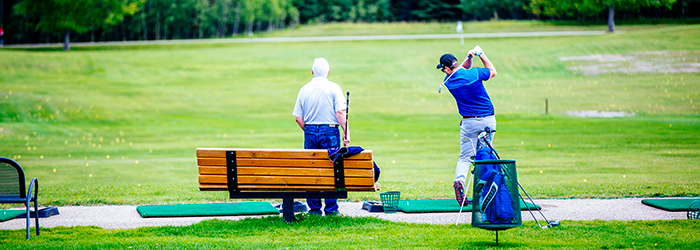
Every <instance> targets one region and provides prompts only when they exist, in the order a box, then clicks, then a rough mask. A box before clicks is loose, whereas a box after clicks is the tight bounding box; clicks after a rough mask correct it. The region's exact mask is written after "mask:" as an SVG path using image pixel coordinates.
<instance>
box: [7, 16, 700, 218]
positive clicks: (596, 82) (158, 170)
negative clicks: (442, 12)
mask: <svg viewBox="0 0 700 250" xmlns="http://www.w3.org/2000/svg"><path fill="white" fill-rule="evenodd" d="M333 25H336V26H330V29H332V30H333V31H332V32H331V34H329V35H335V34H336V33H334V32H337V34H338V35H355V34H358V33H356V32H355V31H349V30H355V29H356V30H370V31H369V32H370V33H371V32H375V31H376V30H382V29H388V30H391V32H392V34H393V33H397V34H398V33H403V34H414V33H413V31H412V30H415V29H418V30H431V29H433V28H431V27H433V26H431V25H436V24H430V23H428V24H391V25H396V26H391V25H390V24H380V25H379V26H377V27H379V28H377V29H376V30H373V28H369V29H367V28H363V27H365V26H364V25H365V24H358V26H353V25H348V24H333ZM387 25H388V27H390V28H386V27H385V26H387ZM439 25H442V26H444V25H446V24H439ZM474 25H477V26H478V25H484V26H483V29H485V30H488V31H490V32H499V31H500V30H503V31H514V30H517V31H521V32H522V31H529V30H537V31H541V30H542V28H541V27H540V24H537V23H530V22H524V23H521V22H503V23H500V22H495V23H488V22H484V23H476V24H474ZM442 26H441V27H442ZM501 26H502V27H501ZM545 26H546V25H545ZM319 27H320V28H323V27H326V26H318V27H301V28H299V30H296V31H295V30H291V31H284V32H291V33H289V34H285V33H281V34H282V35H286V36H305V35H314V34H315V33H314V32H316V31H309V29H316V28H319ZM358 27H359V28H358ZM369 27H374V26H371V25H370V26H369ZM417 27H418V28H417ZM699 27H700V26H698V25H689V26H673V25H671V26H620V27H618V30H623V31H625V32H620V33H615V34H607V35H598V36H572V37H546V38H537V37H530V38H488V39H467V40H465V43H466V45H465V47H462V46H460V43H459V41H458V40H456V39H455V40H447V39H445V40H401V41H361V42H358V41H354V42H313V43H265V44H212V45H177V46H130V47H125V48H120V47H116V48H108V49H101V48H99V47H98V48H92V49H86V50H74V51H71V52H68V53H65V52H58V51H43V52H42V51H25V50H5V49H3V50H0V144H1V145H2V147H0V155H1V156H6V157H10V158H13V159H15V160H17V161H18V162H19V163H20V164H21V165H22V166H23V167H24V169H25V171H26V175H27V178H31V177H38V179H39V184H40V185H39V188H40V204H42V205H92V204H168V203H204V202H211V201H227V200H228V198H227V194H226V193H224V192H200V191H198V188H197V166H196V157H195V149H196V148H197V147H241V148H302V147H303V135H302V131H301V130H300V129H299V127H298V126H297V125H296V123H295V122H294V119H293V116H292V115H291V112H292V108H293V105H294V100H295V97H296V95H297V92H298V90H299V88H300V87H301V86H302V85H303V84H305V83H306V82H308V81H309V80H310V78H311V72H310V66H311V63H312V61H313V59H314V58H315V57H325V58H327V59H328V60H329V62H330V65H331V74H330V77H329V78H330V80H332V81H335V82H338V83H339V84H340V85H341V87H342V88H343V91H350V92H351V93H352V94H351V104H350V106H351V109H350V114H349V115H350V126H351V135H352V140H353V143H352V145H359V146H362V147H364V148H366V149H372V150H374V156H375V161H376V162H377V164H378V165H379V167H380V168H381V170H382V174H381V179H380V182H381V183H382V188H383V190H398V191H401V193H402V194H401V195H402V198H403V199H421V198H451V197H453V194H452V191H451V189H452V188H451V183H452V179H453V174H454V166H455V163H456V160H457V156H458V151H459V146H458V138H457V136H458V132H459V129H458V124H459V120H460V117H459V115H458V113H457V109H456V105H455V103H454V100H453V98H452V97H451V95H450V94H449V93H447V91H446V90H444V89H443V90H444V91H443V93H437V90H438V86H439V84H440V82H441V79H442V78H443V75H442V74H441V73H440V72H439V70H436V69H435V68H434V67H435V64H437V58H438V57H439V56H440V55H441V54H443V53H446V52H452V53H455V54H456V55H457V57H458V58H461V57H463V55H464V54H465V53H466V52H467V50H468V49H469V48H471V47H473V46H474V45H480V46H481V47H482V48H483V49H484V51H485V52H486V53H487V54H488V55H489V58H490V59H491V60H492V61H493V62H494V64H495V65H496V67H497V69H498V76H497V77H496V78H494V79H492V80H490V81H488V82H487V83H486V88H487V90H488V91H489V94H490V95H491V98H492V100H493V102H494V105H495V109H496V113H497V120H498V127H497V130H498V133H497V134H496V136H495V140H494V143H495V146H496V149H497V150H499V154H500V155H501V157H503V158H506V159H515V160H516V161H517V165H518V170H519V173H518V177H519V181H520V183H521V184H523V186H524V187H525V188H526V189H527V190H528V192H529V193H530V194H531V195H533V196H535V197H538V198H549V197H552V198H570V197H576V198H590V197H594V198H615V197H629V196H645V197H653V196H698V195H700V166H698V164H697V163H698V162H699V161H700V129H698V128H700V115H699V114H698V111H699V110H700V105H698V104H697V102H698V100H700V95H698V92H699V91H700V74H697V73H682V74H636V75H635V74H629V75H628V74H601V75H596V76H584V75H582V74H580V73H577V72H575V71H569V70H567V67H569V66H576V65H578V64H577V63H578V62H571V61H560V60H559V58H560V57H572V56H586V55H594V54H628V53H635V52H640V51H667V50H673V51H676V50H680V51H698V50H700V39H699V38H700V29H699ZM563 28H566V27H563ZM563 28H562V27H561V26H556V27H554V28H551V29H557V30H559V29H563ZM441 29H444V28H441ZM545 29H546V30H548V29H550V28H549V26H547V28H545ZM571 29H578V30H580V29H584V30H586V29H592V28H591V27H571ZM294 32H298V33H294ZM436 32H437V31H436ZM436 32H430V33H436ZM441 32H442V31H441ZM320 34H327V32H325V31H324V32H322V33H320ZM278 35H280V34H278ZM660 57H663V54H661V55H660ZM476 65H477V66H480V65H481V63H480V62H477V63H476ZM545 100H547V101H548V103H549V107H548V114H545ZM585 110H598V111H617V112H621V111H625V112H628V113H634V114H635V115H633V116H628V117H616V118H581V117H571V116H568V115H566V112H567V111H585ZM349 199H351V200H370V199H371V200H377V199H379V194H378V193H352V194H350V197H349Z"/></svg>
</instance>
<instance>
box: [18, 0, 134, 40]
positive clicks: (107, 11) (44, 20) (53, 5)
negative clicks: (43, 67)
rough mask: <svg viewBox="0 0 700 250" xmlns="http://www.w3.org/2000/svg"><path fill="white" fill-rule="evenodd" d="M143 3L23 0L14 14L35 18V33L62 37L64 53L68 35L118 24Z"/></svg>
mask: <svg viewBox="0 0 700 250" xmlns="http://www.w3.org/2000/svg"><path fill="white" fill-rule="evenodd" d="M141 5H143V0H24V1H22V2H20V3H18V4H17V5H15V12H17V13H19V14H23V15H27V16H36V17H38V20H39V21H38V23H37V24H36V29H37V30H42V31H44V32H47V33H54V34H58V35H60V34H63V35H64V40H63V50H66V51H67V50H70V32H71V31H73V32H76V33H78V34H83V33H85V32H88V31H91V30H94V29H97V28H102V29H104V28H107V27H108V26H113V25H116V24H118V23H120V22H121V21H122V20H123V19H124V16H125V15H133V14H134V13H136V11H138V10H139V8H140V6H141Z"/></svg>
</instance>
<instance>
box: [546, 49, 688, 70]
mask: <svg viewBox="0 0 700 250" xmlns="http://www.w3.org/2000/svg"><path fill="white" fill-rule="evenodd" d="M559 60H560V61H563V62H571V63H570V65H569V66H567V67H566V69H568V70H571V71H575V72H579V73H582V74H583V75H586V76H594V75H600V74H608V73H623V74H631V75H634V74H675V73H700V51H644V52H635V53H630V54H623V55H588V56H570V57H560V58H559Z"/></svg>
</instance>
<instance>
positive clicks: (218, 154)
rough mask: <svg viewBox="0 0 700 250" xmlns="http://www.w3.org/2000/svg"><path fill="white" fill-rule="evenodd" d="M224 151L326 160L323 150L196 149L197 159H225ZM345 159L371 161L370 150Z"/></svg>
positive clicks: (248, 156)
mask: <svg viewBox="0 0 700 250" xmlns="http://www.w3.org/2000/svg"><path fill="white" fill-rule="evenodd" d="M226 151H236V158H274V159H328V151H327V150H325V149H251V148H197V157H198V158H200V157H206V158H226ZM346 159H372V150H365V151H362V153H359V154H356V155H353V156H351V157H348V158H346Z"/></svg>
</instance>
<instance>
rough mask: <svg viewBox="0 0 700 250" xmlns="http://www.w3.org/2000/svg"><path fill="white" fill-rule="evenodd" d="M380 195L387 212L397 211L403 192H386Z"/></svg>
mask: <svg viewBox="0 0 700 250" xmlns="http://www.w3.org/2000/svg"><path fill="white" fill-rule="evenodd" d="M379 197H380V198H381V199H382V208H384V212H385V213H396V210H397V209H398V207H399V198H400V197H401V192H398V191H391V192H384V193H381V194H379Z"/></svg>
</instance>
